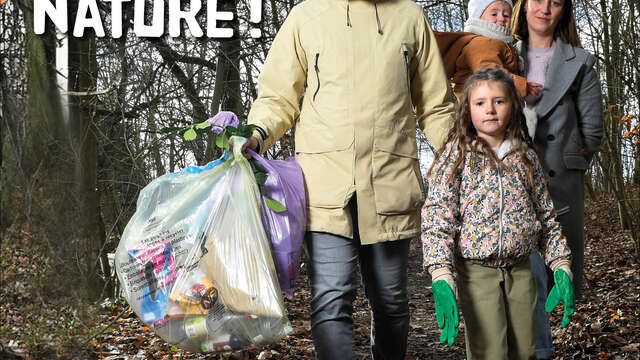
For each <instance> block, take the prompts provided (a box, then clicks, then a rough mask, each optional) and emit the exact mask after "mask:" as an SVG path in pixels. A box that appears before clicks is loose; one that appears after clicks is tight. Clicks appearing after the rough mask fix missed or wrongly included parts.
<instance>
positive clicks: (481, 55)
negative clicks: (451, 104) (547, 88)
mask: <svg viewBox="0 0 640 360" xmlns="http://www.w3.org/2000/svg"><path fill="white" fill-rule="evenodd" d="M512 7H513V4H512V3H511V0H495V1H494V0H470V1H469V4H468V11H469V19H468V20H467V21H466V22H465V26H464V32H435V33H434V34H435V36H436V41H437V42H438V48H439V49H440V54H441V55H442V59H443V60H444V65H445V71H446V73H447V78H449V79H451V81H452V82H453V91H454V93H455V94H456V96H457V97H458V100H460V95H461V93H462V87H463V86H464V82H465V81H466V80H467V78H468V77H469V76H470V75H471V74H473V72H474V71H476V70H480V69H482V68H490V67H499V68H501V69H502V70H504V71H506V72H507V73H508V74H509V75H510V76H511V78H512V79H513V81H514V83H515V85H516V90H517V91H518V96H519V97H521V98H523V97H525V96H526V95H530V96H538V87H541V86H542V85H540V84H538V83H534V82H530V83H527V79H526V78H525V77H522V76H520V74H521V73H522V69H521V67H522V66H521V64H520V61H519V58H518V53H517V52H516V49H515V48H514V47H513V46H511V44H512V43H513V42H514V39H513V35H511V29H510V28H509V27H510V26H511V12H512Z"/></svg>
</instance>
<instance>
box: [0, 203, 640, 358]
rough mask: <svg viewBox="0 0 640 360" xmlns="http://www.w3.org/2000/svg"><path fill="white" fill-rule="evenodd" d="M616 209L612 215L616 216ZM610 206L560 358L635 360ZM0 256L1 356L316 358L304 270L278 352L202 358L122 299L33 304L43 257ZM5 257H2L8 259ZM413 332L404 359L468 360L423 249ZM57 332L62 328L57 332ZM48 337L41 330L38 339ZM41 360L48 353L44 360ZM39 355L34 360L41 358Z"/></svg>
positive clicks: (638, 298) (414, 287)
mask: <svg viewBox="0 0 640 360" xmlns="http://www.w3.org/2000/svg"><path fill="white" fill-rule="evenodd" d="M612 209H613V210H612ZM615 209H616V207H615V201H614V200H613V198H612V197H607V196H603V197H602V198H600V199H598V201H597V202H595V203H592V204H590V205H589V206H588V210H587V214H586V217H585V218H586V219H587V223H586V226H585V239H586V249H585V273H586V277H587V285H588V286H587V288H586V290H585V295H584V298H583V299H582V300H578V302H577V308H576V314H575V315H574V318H573V321H572V323H571V324H570V325H569V327H567V328H564V329H563V328H560V326H559V322H560V321H561V319H562V314H561V312H560V307H559V308H558V309H556V312H554V313H552V314H551V318H552V321H553V329H552V330H553V335H554V346H555V349H556V359H616V360H617V359H640V342H639V341H638V340H639V339H640V268H639V265H638V263H637V262H636V260H634V259H633V257H632V255H633V245H632V244H631V240H630V239H629V238H628V236H627V234H626V233H625V232H623V231H621V230H620V229H619V221H618V219H617V211H616V210H615ZM24 236H25V235H24V234H22V235H20V236H19V237H18V238H17V241H16V245H15V246H8V245H6V244H7V242H6V241H3V242H2V244H3V245H2V249H0V251H1V253H2V256H1V259H0V265H1V269H0V270H1V273H0V280H1V282H0V284H2V286H0V297H1V298H2V301H0V358H3V359H4V358H9V359H30V358H31V359H36V358H37V359H40V358H52V357H57V358H72V359H76V358H92V359H103V360H124V359H145V360H147V359H158V360H160V359H163V360H165V359H166V360H173V359H184V360H188V359H233V360H255V359H259V360H267V359H284V360H287V359H290V360H297V359H314V357H315V352H314V346H313V341H312V336H311V322H310V320H311V319H310V308H309V304H310V299H311V294H310V291H309V288H308V284H307V279H306V273H305V270H306V267H304V266H303V267H302V270H301V274H300V276H299V278H298V284H297V285H298V287H297V290H296V293H295V296H294V298H293V299H292V300H285V303H286V307H287V310H288V312H289V319H290V321H291V324H292V326H293V328H294V331H293V333H292V335H290V336H288V337H286V338H284V339H283V340H282V341H281V342H279V343H277V344H272V345H270V346H266V347H263V348H261V349H256V350H250V351H238V352H232V353H224V354H200V353H192V352H187V351H184V350H182V349H180V348H178V347H176V346H170V345H168V344H167V343H165V342H164V341H163V340H162V339H161V338H159V337H158V336H156V335H155V333H154V331H153V329H151V328H150V327H148V326H146V325H145V324H143V323H142V322H140V321H139V320H138V319H137V317H136V316H135V314H134V313H133V312H132V311H131V309H130V308H128V306H127V305H126V304H125V303H124V302H123V301H122V300H105V301H102V302H100V303H99V304H95V306H94V308H95V310H94V311H95V314H94V315H93V317H89V318H83V319H84V320H80V318H79V316H78V315H77V312H76V311H75V310H74V309H72V308H70V307H68V306H63V305H61V304H60V303H59V302H56V301H54V299H50V298H46V297H43V298H41V297H39V296H38V295H37V292H36V291H35V289H34V287H33V285H34V281H33V278H32V277H33V274H34V273H35V270H37V269H38V267H39V264H40V263H41V261H43V260H42V258H41V257H37V256H34V255H33V254H31V253H30V252H29V250H28V249H29V247H27V246H24V244H23V243H22V240H21V239H22V238H23V237H24ZM5 254H6V256H5ZM409 260H410V261H409V269H408V273H409V285H408V286H409V297H410V300H409V306H410V312H411V327H410V333H409V344H408V354H407V360H409V359H411V360H421V359H442V360H453V359H464V358H465V344H464V324H461V333H460V336H459V337H458V339H456V342H455V343H454V345H453V346H452V347H448V346H446V345H443V344H440V342H439V335H440V331H439V329H438V328H437V325H436V320H435V315H434V308H433V300H432V299H433V296H432V294H431V290H430V287H429V277H428V274H426V273H424V271H423V270H422V254H421V249H420V244H419V242H418V241H414V242H413V243H412V245H411V249H410V259H409ZM353 314H354V327H353V328H354V343H355V348H356V354H357V356H358V358H366V359H369V358H370V350H369V349H370V341H369V334H370V324H371V313H370V309H369V305H368V301H367V300H366V298H365V297H364V291H363V289H362V286H359V288H358V293H357V297H356V300H355V301H354V312H353ZM61 324H62V325H61ZM43 329H46V330H47V331H44V330H43ZM43 354H44V355H43ZM38 355H39V356H38Z"/></svg>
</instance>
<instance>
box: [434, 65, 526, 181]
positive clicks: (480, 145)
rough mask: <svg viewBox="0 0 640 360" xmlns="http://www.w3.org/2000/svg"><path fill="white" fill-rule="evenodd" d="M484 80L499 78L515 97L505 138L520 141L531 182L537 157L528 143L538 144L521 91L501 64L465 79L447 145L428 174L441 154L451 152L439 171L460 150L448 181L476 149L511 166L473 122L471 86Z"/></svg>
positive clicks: (512, 100)
mask: <svg viewBox="0 0 640 360" xmlns="http://www.w3.org/2000/svg"><path fill="white" fill-rule="evenodd" d="M483 82H496V83H498V84H500V86H502V88H503V89H504V90H505V91H506V93H507V96H508V97H509V98H510V100H511V101H510V102H511V119H510V121H509V124H508V125H507V128H506V131H505V138H504V139H505V140H507V139H509V140H511V141H512V142H513V143H514V144H516V146H517V148H516V151H517V152H518V153H519V154H520V157H521V158H522V159H523V162H524V164H525V167H526V171H527V179H528V180H529V183H530V184H533V161H532V160H531V159H530V158H529V156H528V155H527V149H526V147H525V145H528V147H529V148H531V149H535V147H534V145H533V141H532V139H531V137H530V136H529V133H528V132H527V123H526V119H525V117H524V114H523V113H522V103H521V101H520V100H519V98H518V92H517V91H516V87H515V85H514V83H513V80H512V79H511V77H510V76H509V75H507V74H506V73H505V72H504V71H502V70H500V69H499V68H490V69H487V68H485V69H481V70H478V71H476V72H475V73H473V74H472V75H471V76H470V77H469V78H468V79H467V81H466V82H465V83H464V89H463V92H462V96H461V98H460V104H459V106H458V108H457V110H456V115H455V119H454V125H453V127H452V128H451V129H450V130H449V134H448V135H447V140H446V142H445V145H443V146H442V147H441V148H440V149H439V150H438V151H437V152H436V155H435V158H434V160H433V163H432V164H431V168H430V169H429V171H428V172H427V177H429V176H431V172H432V171H433V167H434V165H435V164H436V162H438V159H440V157H442V156H445V155H444V153H445V152H446V153H447V154H446V159H445V161H442V162H441V165H440V167H439V168H438V170H437V171H438V172H439V171H440V170H441V168H442V167H443V166H444V165H445V164H446V163H448V162H449V161H450V158H451V156H452V154H456V158H455V162H454V165H453V169H452V171H451V174H450V175H449V178H448V179H447V183H451V182H452V181H453V179H454V177H455V174H456V172H457V171H458V169H459V168H460V166H461V165H463V163H464V159H465V155H466V154H467V152H469V151H470V152H472V154H473V153H477V152H479V151H482V152H484V153H485V154H486V155H488V156H489V159H490V160H492V161H490V163H492V164H494V166H497V167H499V168H500V169H502V170H508V169H505V168H504V166H503V164H502V161H500V160H499V159H498V157H497V156H496V154H495V153H494V151H493V150H492V149H491V146H489V144H488V143H487V142H486V141H485V140H483V139H482V138H481V137H479V136H478V133H477V131H476V128H475V127H474V126H473V122H472V121H471V109H470V106H469V105H470V104H469V101H470V99H469V97H470V96H471V90H473V89H474V88H475V87H476V86H478V85H480V84H481V83H483ZM475 158H477V157H472V159H475Z"/></svg>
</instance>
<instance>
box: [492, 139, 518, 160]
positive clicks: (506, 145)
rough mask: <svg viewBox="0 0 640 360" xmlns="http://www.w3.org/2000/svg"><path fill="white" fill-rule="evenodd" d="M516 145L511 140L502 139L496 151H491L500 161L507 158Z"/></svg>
mask: <svg viewBox="0 0 640 360" xmlns="http://www.w3.org/2000/svg"><path fill="white" fill-rule="evenodd" d="M516 145H517V143H516V142H515V141H512V140H511V139H504V140H503V141H502V144H500V146H498V148H497V149H493V151H495V153H496V156H497V157H498V159H500V161H502V160H504V158H505V157H507V155H509V154H510V153H511V152H513V151H515V149H516Z"/></svg>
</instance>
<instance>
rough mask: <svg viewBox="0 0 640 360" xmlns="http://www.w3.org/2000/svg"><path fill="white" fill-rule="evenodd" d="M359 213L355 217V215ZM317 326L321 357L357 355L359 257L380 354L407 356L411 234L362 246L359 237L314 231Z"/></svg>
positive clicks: (374, 349)
mask: <svg viewBox="0 0 640 360" xmlns="http://www.w3.org/2000/svg"><path fill="white" fill-rule="evenodd" d="M354 218H355V217H354ZM305 246H306V247H307V252H308V254H309V258H310V259H309V268H308V273H309V282H310V287H311V296H312V299H311V311H312V312H311V331H312V334H313V343H314V345H315V350H316V357H317V358H318V359H329V360H336V359H354V358H355V353H354V349H353V319H352V314H353V300H354V299H355V296H356V289H357V283H356V276H357V268H358V262H359V263H360V270H361V274H362V282H363V284H364V288H365V293H366V296H367V298H368V299H369V304H370V306H371V315H372V320H371V353H372V356H373V358H374V359H398V360H400V359H404V358H405V354H406V352H407V336H408V333H409V302H408V296H407V259H408V254H409V239H406V240H397V241H390V242H384V243H377V244H372V245H360V239H359V237H358V236H354V239H349V238H345V237H342V236H337V235H333V234H328V233H320V232H309V233H307V236H306V238H305Z"/></svg>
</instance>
